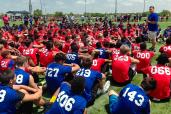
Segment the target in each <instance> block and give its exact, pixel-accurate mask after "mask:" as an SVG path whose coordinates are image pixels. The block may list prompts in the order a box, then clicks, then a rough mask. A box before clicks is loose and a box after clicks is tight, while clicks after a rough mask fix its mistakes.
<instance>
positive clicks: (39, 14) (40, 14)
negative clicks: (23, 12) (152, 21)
mask: <svg viewBox="0 0 171 114" xmlns="http://www.w3.org/2000/svg"><path fill="white" fill-rule="evenodd" d="M33 14H34V16H42V10H40V9H36V10H34V12H33Z"/></svg>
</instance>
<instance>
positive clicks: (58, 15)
mask: <svg viewBox="0 0 171 114" xmlns="http://www.w3.org/2000/svg"><path fill="white" fill-rule="evenodd" d="M63 15H64V14H63V12H58V11H56V12H55V14H54V16H55V17H62V16H63Z"/></svg>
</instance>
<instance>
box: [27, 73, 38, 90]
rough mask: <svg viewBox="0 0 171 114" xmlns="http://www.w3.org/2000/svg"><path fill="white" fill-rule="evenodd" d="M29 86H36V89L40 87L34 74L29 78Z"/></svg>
mask: <svg viewBox="0 0 171 114" xmlns="http://www.w3.org/2000/svg"><path fill="white" fill-rule="evenodd" d="M29 86H30V87H32V88H34V89H38V87H37V85H36V83H35V82H34V78H33V76H32V75H30V79H29Z"/></svg>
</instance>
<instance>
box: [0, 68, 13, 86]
mask: <svg viewBox="0 0 171 114" xmlns="http://www.w3.org/2000/svg"><path fill="white" fill-rule="evenodd" d="M14 76H15V74H14V72H13V71H12V70H6V71H4V72H2V73H1V74H0V82H1V84H3V85H8V84H9V82H10V80H13V79H14Z"/></svg>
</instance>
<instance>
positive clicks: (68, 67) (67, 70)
mask: <svg viewBox="0 0 171 114" xmlns="http://www.w3.org/2000/svg"><path fill="white" fill-rule="evenodd" d="M62 71H63V72H64V73H71V72H72V67H70V66H63V68H62Z"/></svg>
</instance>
